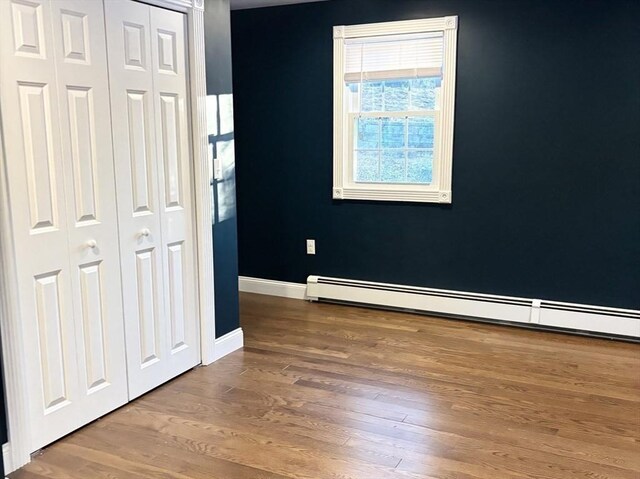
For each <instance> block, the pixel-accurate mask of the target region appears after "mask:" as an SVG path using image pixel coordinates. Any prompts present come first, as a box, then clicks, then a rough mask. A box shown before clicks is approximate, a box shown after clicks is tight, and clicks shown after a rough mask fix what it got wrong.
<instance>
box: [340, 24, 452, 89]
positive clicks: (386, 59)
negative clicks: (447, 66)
mask: <svg viewBox="0 0 640 479" xmlns="http://www.w3.org/2000/svg"><path fill="white" fill-rule="evenodd" d="M443 47H444V40H443V36H442V35H438V36H433V35H430V36H429V37H426V38H415V36H413V37H412V38H408V39H402V37H398V36H396V37H394V39H393V40H389V39H385V38H384V37H380V40H379V41H378V40H377V39H375V38H367V39H363V41H351V42H349V43H348V44H346V45H345V50H346V51H345V80H347V79H349V80H348V81H354V79H355V78H356V75H357V78H358V80H359V78H360V76H361V75H362V78H363V79H372V78H373V79H377V78H381V79H390V78H398V77H396V76H394V75H396V74H398V75H400V76H399V77H405V78H406V75H407V74H408V73H409V72H413V73H412V74H411V75H410V76H409V77H413V76H415V75H416V74H419V72H431V74H433V72H438V70H439V69H441V68H442V63H443ZM436 74H438V73H436Z"/></svg>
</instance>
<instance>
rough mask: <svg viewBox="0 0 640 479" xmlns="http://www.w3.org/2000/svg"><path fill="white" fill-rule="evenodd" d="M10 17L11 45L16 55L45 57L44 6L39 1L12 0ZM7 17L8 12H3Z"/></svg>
mask: <svg viewBox="0 0 640 479" xmlns="http://www.w3.org/2000/svg"><path fill="white" fill-rule="evenodd" d="M10 5H11V13H10V15H11V19H12V25H11V26H10V28H11V29H12V30H13V45H14V52H15V54H16V55H20V56H27V57H32V58H40V59H42V58H45V55H46V51H45V45H46V35H45V32H44V25H45V20H44V18H43V17H44V16H45V12H44V11H45V9H46V6H45V5H43V3H42V2H40V1H26V0H13V1H11V3H10ZM5 15H7V18H9V17H8V12H5Z"/></svg>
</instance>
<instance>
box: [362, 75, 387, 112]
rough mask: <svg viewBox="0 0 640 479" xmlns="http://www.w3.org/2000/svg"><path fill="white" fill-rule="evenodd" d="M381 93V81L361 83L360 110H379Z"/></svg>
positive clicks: (380, 107)
mask: <svg viewBox="0 0 640 479" xmlns="http://www.w3.org/2000/svg"><path fill="white" fill-rule="evenodd" d="M382 95H383V88H382V82H364V83H362V111H381V110H382Z"/></svg>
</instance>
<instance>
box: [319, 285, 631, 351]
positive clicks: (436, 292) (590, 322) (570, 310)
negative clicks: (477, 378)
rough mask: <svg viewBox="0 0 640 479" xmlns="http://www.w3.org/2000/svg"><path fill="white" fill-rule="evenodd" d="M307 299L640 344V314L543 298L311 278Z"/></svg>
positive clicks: (628, 310)
mask: <svg viewBox="0 0 640 479" xmlns="http://www.w3.org/2000/svg"><path fill="white" fill-rule="evenodd" d="M307 298H308V299H309V300H311V301H323V300H324V301H332V302H341V303H349V304H359V305H366V306H373V307H380V308H389V309H395V310H402V311H412V312H420V313H432V314H434V315H438V316H449V317H457V318H462V319H475V320H484V321H491V322H501V323H507V324H514V325H520V326H527V327H535V328H542V329H546V328H548V329H562V330H565V331H570V332H575V333H581V334H590V335H598V336H606V337H615V338H620V339H627V340H632V341H639V340H640V311H637V310H630V309H618V308H608V307H601V306H588V305H582V304H572V303H560V302H555V301H546V300H539V299H529V298H517V297H510V296H497V295H492V294H480V293H465V292H460V291H448V290H442V289H431V288H421V287H416V286H402V285H397V284H387V283H374V282H370V281H358V280H352V279H341V278H330V277H326V276H309V277H308V278H307Z"/></svg>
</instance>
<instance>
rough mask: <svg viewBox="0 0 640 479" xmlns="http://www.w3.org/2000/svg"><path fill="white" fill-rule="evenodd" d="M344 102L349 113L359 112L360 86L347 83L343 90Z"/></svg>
mask: <svg viewBox="0 0 640 479" xmlns="http://www.w3.org/2000/svg"><path fill="white" fill-rule="evenodd" d="M345 101H346V102H347V107H348V110H349V111H351V112H357V111H360V84H359V83H347V87H346V90H345Z"/></svg>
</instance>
